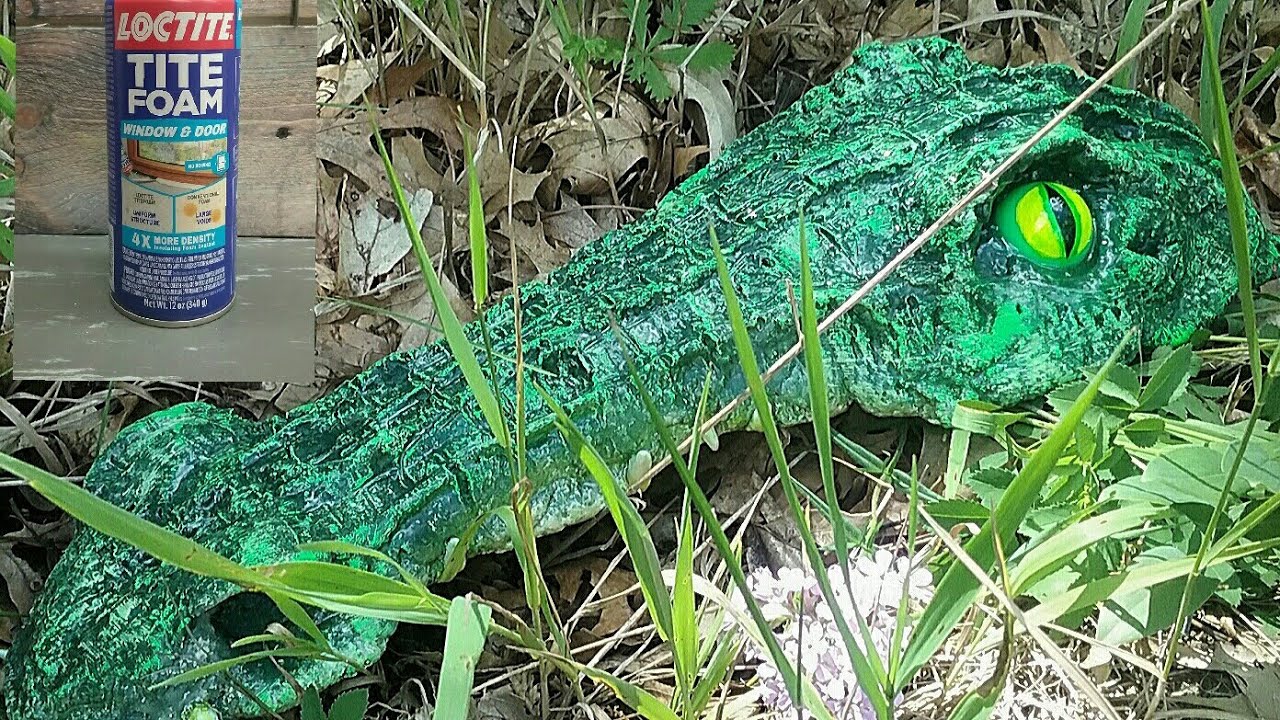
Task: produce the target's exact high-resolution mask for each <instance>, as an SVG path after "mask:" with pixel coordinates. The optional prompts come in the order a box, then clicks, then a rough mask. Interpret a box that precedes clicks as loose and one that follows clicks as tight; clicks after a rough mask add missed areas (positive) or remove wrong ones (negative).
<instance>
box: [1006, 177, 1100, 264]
mask: <svg viewBox="0 0 1280 720" xmlns="http://www.w3.org/2000/svg"><path fill="white" fill-rule="evenodd" d="M996 227H998V228H999V229H1000V235H1001V236H1002V237H1004V239H1005V242H1007V243H1009V244H1010V245H1012V246H1014V247H1015V248H1017V249H1018V251H1019V252H1021V253H1022V254H1023V255H1025V256H1026V258H1027V259H1028V260H1030V261H1031V262H1033V263H1035V264H1037V265H1041V266H1043V267H1048V268H1067V267H1071V266H1072V265H1075V264H1076V263H1079V262H1080V261H1081V260H1083V259H1085V258H1086V257H1088V255H1089V249H1090V247H1091V246H1092V245H1093V213H1091V212H1089V205H1088V203H1086V202H1085V201H1084V198H1082V197H1080V193H1077V192H1076V191H1075V190H1072V189H1071V188H1069V187H1067V186H1066V185H1061V184H1059V183H1053V182H1033V183H1028V184H1026V185H1022V186H1020V187H1017V188H1014V189H1013V190H1012V191H1010V192H1009V193H1008V194H1006V195H1005V196H1004V198H1002V199H1001V200H1000V203H999V204H998V205H997V206H996Z"/></svg>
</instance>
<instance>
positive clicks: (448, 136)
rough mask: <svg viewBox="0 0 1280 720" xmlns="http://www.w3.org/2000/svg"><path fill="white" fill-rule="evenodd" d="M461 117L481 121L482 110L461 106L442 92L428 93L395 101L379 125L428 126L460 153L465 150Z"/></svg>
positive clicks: (470, 121)
mask: <svg viewBox="0 0 1280 720" xmlns="http://www.w3.org/2000/svg"><path fill="white" fill-rule="evenodd" d="M460 112H461V113H462V115H461V116H460V115H459V113H460ZM460 117H465V119H466V121H467V123H468V124H469V125H472V126H474V125H475V124H476V123H478V122H479V114H478V113H476V112H475V109H474V108H472V107H463V106H460V105H458V103H457V102H455V101H453V100H451V99H450V98H446V97H441V96H439V95H425V96H420V97H411V98H409V99H407V100H401V101H400V102H398V103H396V104H395V105H392V106H391V107H390V108H388V109H387V111H386V112H385V113H383V115H382V118H381V119H380V120H379V121H378V126H379V127H381V128H382V129H383V130H409V129H421V130H428V131H430V132H431V133H432V134H434V135H435V136H436V137H438V138H440V139H441V140H442V141H444V144H445V147H447V148H448V149H449V151H450V152H455V153H456V152H462V134H461V133H460V132H458V120H459V118H460Z"/></svg>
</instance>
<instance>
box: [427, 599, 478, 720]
mask: <svg viewBox="0 0 1280 720" xmlns="http://www.w3.org/2000/svg"><path fill="white" fill-rule="evenodd" d="M492 615H493V609H492V608H490V607H489V606H488V605H482V604H480V603H477V602H474V601H472V600H470V599H468V598H465V597H456V598H454V599H453V604H451V605H450V606H449V624H448V626H447V629H446V630H445V636H444V659H443V661H442V662H441V665H440V687H439V692H438V694H437V696H436V698H437V700H436V709H435V712H434V713H432V715H431V718H432V720H467V716H468V715H470V710H471V689H472V686H473V684H474V683H475V677H476V666H478V665H479V664H480V653H481V652H483V651H484V642H485V638H487V637H488V635H489V621H490V618H491V616H492Z"/></svg>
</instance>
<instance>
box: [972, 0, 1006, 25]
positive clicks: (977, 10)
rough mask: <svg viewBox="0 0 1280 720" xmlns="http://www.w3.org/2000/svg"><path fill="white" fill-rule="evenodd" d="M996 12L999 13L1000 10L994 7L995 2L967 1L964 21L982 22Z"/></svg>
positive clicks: (983, 0)
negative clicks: (967, 5)
mask: <svg viewBox="0 0 1280 720" xmlns="http://www.w3.org/2000/svg"><path fill="white" fill-rule="evenodd" d="M997 12H1000V8H999V7H997V6H996V0H969V7H968V9H967V11H966V13H965V19H966V20H984V19H986V18H989V17H991V16H992V15H995V14H996V13H997Z"/></svg>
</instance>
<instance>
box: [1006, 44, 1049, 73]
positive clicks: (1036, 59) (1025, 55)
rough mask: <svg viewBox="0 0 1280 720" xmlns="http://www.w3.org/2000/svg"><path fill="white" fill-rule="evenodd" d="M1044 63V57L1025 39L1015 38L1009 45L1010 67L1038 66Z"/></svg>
mask: <svg viewBox="0 0 1280 720" xmlns="http://www.w3.org/2000/svg"><path fill="white" fill-rule="evenodd" d="M1042 62H1044V55H1042V54H1041V53H1040V52H1039V51H1037V50H1036V49H1035V48H1033V47H1031V44H1030V43H1028V42H1027V41H1026V38H1025V37H1018V38H1015V39H1014V40H1013V41H1012V42H1010V43H1009V67H1022V66H1023V65H1036V64H1039V63H1042Z"/></svg>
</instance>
